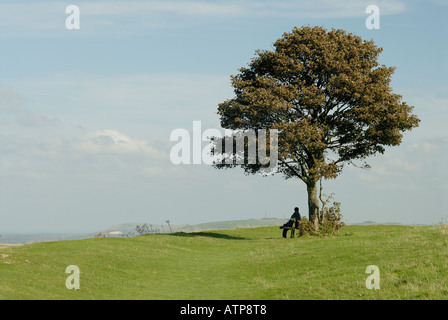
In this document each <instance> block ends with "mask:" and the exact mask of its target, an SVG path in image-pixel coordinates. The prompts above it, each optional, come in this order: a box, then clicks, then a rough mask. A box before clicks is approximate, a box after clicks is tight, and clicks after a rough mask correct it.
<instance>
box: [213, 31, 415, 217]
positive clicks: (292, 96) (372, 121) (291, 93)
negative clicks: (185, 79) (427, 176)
mask: <svg viewBox="0 0 448 320" xmlns="http://www.w3.org/2000/svg"><path fill="white" fill-rule="evenodd" d="M274 47H275V49H274V50H273V51H270V50H263V51H261V50H257V51H256V55H255V57H254V58H253V59H252V61H251V62H250V63H249V64H248V67H243V68H241V69H239V74H237V75H234V76H231V84H232V86H233V88H234V93H235V97H234V98H232V99H229V100H226V101H225V102H223V103H220V104H219V107H218V115H219V116H220V120H221V126H222V127H223V128H226V129H230V130H259V129H264V130H269V129H276V130H278V143H277V148H278V150H276V151H277V152H278V168H277V173H282V174H283V175H284V177H285V178H286V179H289V178H299V179H301V180H302V181H303V182H304V183H305V184H306V187H307V193H308V210H309V219H310V220H313V218H314V217H316V216H317V214H318V212H319V199H318V196H317V190H318V188H317V183H318V182H319V181H320V180H321V179H334V178H336V177H337V176H338V175H339V174H340V173H341V172H342V169H343V166H344V165H346V164H353V165H356V164H355V161H356V162H358V161H360V162H361V164H362V165H361V167H363V168H367V167H369V165H368V164H367V163H366V162H365V159H366V158H367V157H369V156H371V155H374V154H376V153H384V151H385V147H386V146H398V145H399V144H400V143H401V142H402V137H403V132H404V131H407V130H412V129H413V128H415V127H418V124H419V122H420V120H419V119H418V117H417V116H416V115H414V114H412V110H413V107H412V106H409V105H408V104H406V102H403V101H402V96H401V95H399V94H396V93H393V92H392V88H391V85H390V82H391V76H392V74H393V73H394V71H395V67H387V66H385V65H381V64H379V63H378V57H379V54H380V53H381V52H382V48H379V47H377V46H376V45H375V44H374V42H373V41H366V40H363V39H361V37H359V36H356V35H354V34H351V33H347V32H346V31H344V30H335V29H332V30H331V31H327V30H326V29H324V28H322V27H310V26H307V27H301V28H297V27H295V28H294V29H293V30H292V32H290V33H284V34H283V36H282V37H281V38H280V39H278V40H277V41H276V42H275V43H274ZM225 139H226V138H221V139H219V138H216V139H215V141H214V142H215V146H220V148H221V149H220V150H223V148H224V140H225ZM271 147H272V146H271ZM270 151H272V150H270ZM226 152H227V155H226V156H227V157H229V151H227V150H226V151H225V152H223V154H225V153H226ZM230 152H232V151H230ZM230 156H234V157H236V156H237V155H235V154H234V153H233V154H231V155H230ZM263 165H264V164H261V163H258V162H257V163H255V164H254V163H247V162H245V163H243V164H238V165H235V164H233V165H229V164H227V163H224V161H216V162H215V164H214V166H215V167H216V168H229V167H230V168H231V167H236V166H241V167H242V168H243V169H244V170H245V172H246V173H247V174H254V173H257V172H259V171H260V170H261V169H262V168H263ZM356 166H359V164H358V165H356Z"/></svg>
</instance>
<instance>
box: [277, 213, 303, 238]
mask: <svg viewBox="0 0 448 320" xmlns="http://www.w3.org/2000/svg"><path fill="white" fill-rule="evenodd" d="M292 219H296V221H299V220H300V213H299V208H297V207H295V208H294V213H293V214H292V216H291V218H289V221H288V222H286V223H285V224H284V225H283V226H281V227H280V229H283V238H286V233H287V232H288V230H289V229H290V228H292V226H293V224H294V220H292ZM297 226H298V224H297V222H296V227H297Z"/></svg>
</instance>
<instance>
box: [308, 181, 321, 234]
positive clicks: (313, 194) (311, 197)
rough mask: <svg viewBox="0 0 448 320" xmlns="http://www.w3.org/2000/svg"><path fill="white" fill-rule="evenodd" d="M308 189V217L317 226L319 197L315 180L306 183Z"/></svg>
mask: <svg viewBox="0 0 448 320" xmlns="http://www.w3.org/2000/svg"><path fill="white" fill-rule="evenodd" d="M306 189H307V191H308V218H309V220H310V221H313V222H314V224H315V225H316V227H317V224H316V223H317V219H318V217H319V199H318V197H317V182H316V181H311V182H309V183H307V185H306Z"/></svg>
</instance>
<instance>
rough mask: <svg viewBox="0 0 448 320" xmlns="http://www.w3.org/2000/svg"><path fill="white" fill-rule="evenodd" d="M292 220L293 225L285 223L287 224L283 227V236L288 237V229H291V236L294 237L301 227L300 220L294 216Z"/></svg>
mask: <svg viewBox="0 0 448 320" xmlns="http://www.w3.org/2000/svg"><path fill="white" fill-rule="evenodd" d="M290 221H292V225H291V226H285V225H286V223H285V225H284V226H283V227H281V228H282V229H283V238H286V235H287V233H288V230H291V235H290V237H291V238H294V236H295V233H296V230H298V229H299V220H298V219H296V218H292V219H291V220H290Z"/></svg>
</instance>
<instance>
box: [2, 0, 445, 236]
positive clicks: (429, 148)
mask: <svg viewBox="0 0 448 320" xmlns="http://www.w3.org/2000/svg"><path fill="white" fill-rule="evenodd" d="M69 5H76V6H77V7H78V8H79V22H80V24H79V29H71V28H68V27H67V24H66V20H67V19H68V18H69V21H71V22H73V21H74V20H71V17H70V16H71V14H72V13H73V12H70V11H69V12H68V13H67V12H66V9H67V7H68V6H69ZM369 5H376V6H377V8H378V9H379V12H380V15H379V23H380V24H379V29H371V28H367V26H366V20H367V19H368V18H369V16H370V15H371V13H369V12H367V13H366V8H367V7H368V6H369ZM447 16H448V2H447V1H443V0H430V1H405V0H392V1H358V0H356V1H355V0H348V1H347V0H341V1H329V0H313V1H299V0H294V1H289V0H287V1H274V0H263V1H260V0H257V1H255V0H253V1H252V0H250V1H248V0H240V1H236V0H235V1H232V0H230V1H228V0H227V1H224V0H216V1H205V0H185V1H184V0H172V1H136V0H131V1H71V2H65V1H37V0H34V1H23V0H15V1H8V0H6V1H1V2H0V233H2V232H3V233H7V232H96V231H99V230H102V229H105V228H108V227H110V226H113V225H118V224H122V223H151V224H165V222H166V220H169V221H170V223H171V224H172V225H182V224H196V223H202V222H212V221H222V220H234V219H258V218H266V217H275V218H281V219H287V218H288V217H289V216H290V215H291V214H292V212H293V208H294V207H296V206H297V207H299V208H300V211H301V213H302V214H304V215H307V194H306V187H305V185H304V183H303V182H302V181H300V180H291V179H289V180H285V179H284V178H283V177H282V176H280V175H274V176H270V177H262V176H260V175H251V176H247V175H245V174H244V173H243V171H242V169H233V170H217V169H214V168H213V167H211V166H210V165H207V164H204V163H202V164H189V165H188V164H180V165H175V164H173V163H172V162H171V160H170V151H171V148H172V147H173V145H174V144H175V142H173V141H170V134H171V132H173V130H175V129H179V128H182V129H185V130H188V131H189V132H191V131H192V128H193V121H200V123H201V129H202V130H203V131H204V130H206V129H209V128H218V129H219V128H220V127H219V123H220V120H219V117H218V115H217V114H216V112H217V107H218V104H219V103H221V102H223V101H225V100H227V99H230V98H232V97H233V89H232V87H231V85H230V76H231V75H234V74H237V73H238V69H239V68H241V67H244V66H247V64H248V63H249V62H250V60H251V59H252V58H253V57H254V56H255V51H256V50H258V49H260V50H272V49H273V43H274V42H275V41H276V40H277V39H278V38H280V37H281V36H282V35H283V33H285V32H291V30H292V29H293V28H294V27H295V26H298V27H300V26H307V25H310V26H322V27H325V28H327V29H332V28H335V29H344V30H346V31H347V32H351V33H354V34H356V35H359V36H361V37H362V38H363V39H366V40H374V42H375V43H376V44H377V45H378V46H379V47H382V48H383V52H382V53H381V55H380V58H379V62H380V63H382V64H385V65H387V66H395V67H396V68H397V69H396V71H395V73H394V75H393V77H392V88H393V90H394V92H395V93H399V94H401V95H403V100H404V101H406V102H407V103H408V104H409V105H412V106H414V111H413V112H414V113H415V114H417V115H418V116H419V118H420V119H421V123H420V126H419V127H418V128H416V129H414V130H413V131H410V132H406V133H405V134H404V138H403V142H402V144H401V145H400V146H398V147H393V148H387V149H386V152H385V153H384V154H382V155H376V156H374V157H371V158H369V159H368V163H369V164H370V165H371V169H369V170H363V169H359V168H356V167H352V166H346V167H345V168H344V171H343V172H342V174H341V175H340V176H339V177H338V178H337V179H335V180H330V181H324V182H323V192H324V193H325V194H330V193H334V199H335V200H336V201H339V202H341V208H342V215H343V220H344V221H345V222H346V223H359V222H363V221H367V220H370V221H375V222H377V223H388V222H395V223H403V224H438V223H441V222H446V219H447V218H448V212H447V211H448V210H447V209H446V207H445V204H444V202H445V201H444V199H445V197H446V195H447V194H448V182H447V181H448V180H447V178H448V175H447V172H448V170H447V169H446V166H447V164H446V163H447V160H448V125H447V123H446V122H447V120H448V110H447V107H448V79H447V72H448V62H447V60H448V59H447V57H448V44H447V34H448V27H447V24H448V23H447V19H446V17H447ZM69 25H70V23H69ZM205 145H206V142H203V145H202V146H205Z"/></svg>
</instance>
